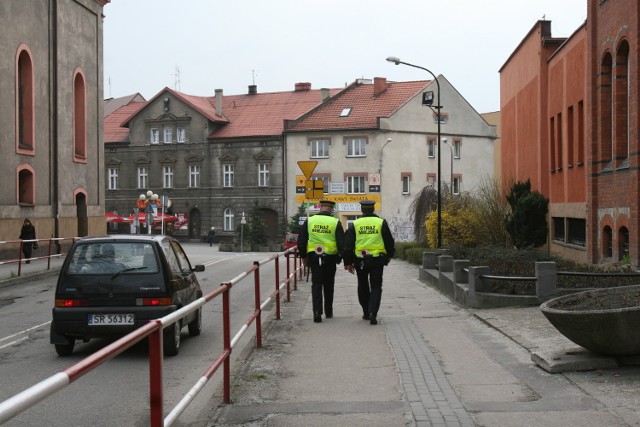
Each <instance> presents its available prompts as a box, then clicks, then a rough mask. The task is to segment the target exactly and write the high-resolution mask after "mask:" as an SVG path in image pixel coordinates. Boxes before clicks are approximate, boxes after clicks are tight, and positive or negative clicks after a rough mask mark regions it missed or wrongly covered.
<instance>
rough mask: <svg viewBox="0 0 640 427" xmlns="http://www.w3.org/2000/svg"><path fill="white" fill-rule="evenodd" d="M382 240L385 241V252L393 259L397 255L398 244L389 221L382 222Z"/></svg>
mask: <svg viewBox="0 0 640 427" xmlns="http://www.w3.org/2000/svg"><path fill="white" fill-rule="evenodd" d="M382 240H383V241H384V250H385V251H386V252H387V256H388V257H389V258H393V256H394V255H395V254H396V246H395V244H396V242H395V240H394V239H393V234H391V229H390V228H389V224H387V220H384V221H382Z"/></svg>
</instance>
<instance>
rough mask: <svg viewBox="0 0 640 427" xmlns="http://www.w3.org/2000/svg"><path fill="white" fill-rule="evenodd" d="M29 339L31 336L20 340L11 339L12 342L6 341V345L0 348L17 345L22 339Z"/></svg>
mask: <svg viewBox="0 0 640 427" xmlns="http://www.w3.org/2000/svg"><path fill="white" fill-rule="evenodd" d="M28 339H29V337H22V338H20V339H19V340H15V341H10V342H8V343H6V344H5V345H2V346H0V350H2V349H3V348H7V347H11V346H12V345H15V344H19V343H21V342H22V341H26V340H28Z"/></svg>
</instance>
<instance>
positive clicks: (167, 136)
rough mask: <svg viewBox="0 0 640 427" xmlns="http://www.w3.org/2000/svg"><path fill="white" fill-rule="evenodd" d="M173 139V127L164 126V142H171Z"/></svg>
mask: <svg viewBox="0 0 640 427" xmlns="http://www.w3.org/2000/svg"><path fill="white" fill-rule="evenodd" d="M172 140H173V129H172V128H164V143H165V144H171V142H173V141H172Z"/></svg>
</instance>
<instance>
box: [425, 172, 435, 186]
mask: <svg viewBox="0 0 640 427" xmlns="http://www.w3.org/2000/svg"><path fill="white" fill-rule="evenodd" d="M435 186H436V174H435V173H429V174H427V187H431V188H435Z"/></svg>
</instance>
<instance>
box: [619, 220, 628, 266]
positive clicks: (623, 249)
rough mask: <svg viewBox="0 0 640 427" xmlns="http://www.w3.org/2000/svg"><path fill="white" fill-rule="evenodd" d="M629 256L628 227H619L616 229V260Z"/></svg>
mask: <svg viewBox="0 0 640 427" xmlns="http://www.w3.org/2000/svg"><path fill="white" fill-rule="evenodd" d="M628 257H629V229H628V228H627V227H620V230H618V261H623V260H624V259H625V258H627V259H628Z"/></svg>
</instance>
